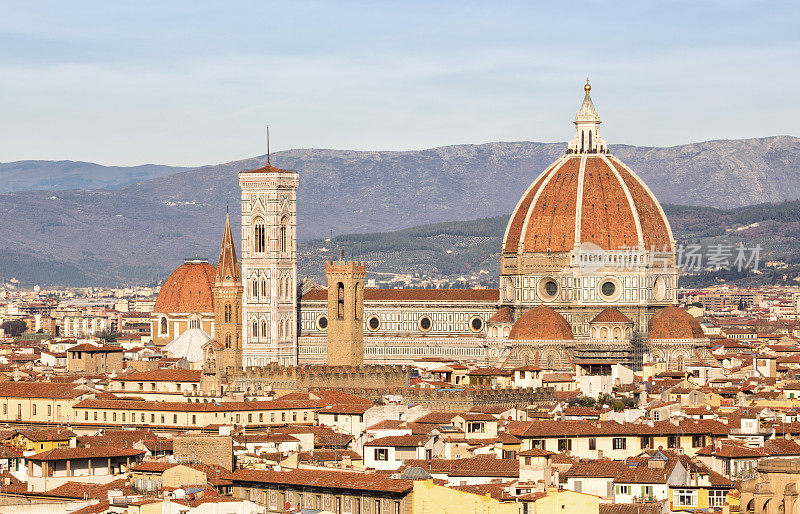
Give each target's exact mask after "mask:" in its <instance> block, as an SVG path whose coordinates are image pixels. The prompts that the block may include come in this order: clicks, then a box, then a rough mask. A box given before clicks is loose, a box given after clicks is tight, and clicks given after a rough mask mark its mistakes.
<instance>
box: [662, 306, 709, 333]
mask: <svg viewBox="0 0 800 514" xmlns="http://www.w3.org/2000/svg"><path fill="white" fill-rule="evenodd" d="M649 327H650V328H649V337H650V339H651V340H657V339H703V338H705V337H706V335H705V333H704V332H703V327H701V326H700V323H699V322H698V321H697V320H696V319H694V317H692V315H691V314H689V313H688V312H686V311H685V310H683V309H681V308H680V307H675V306H674V305H670V306H669V307H664V308H663V309H661V310H659V311H658V312H656V313H655V314H653V317H652V318H650V326H649Z"/></svg>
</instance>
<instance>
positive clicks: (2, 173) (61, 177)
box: [0, 161, 189, 193]
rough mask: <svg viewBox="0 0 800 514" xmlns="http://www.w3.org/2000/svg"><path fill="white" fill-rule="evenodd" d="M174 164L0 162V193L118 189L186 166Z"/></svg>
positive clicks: (180, 169)
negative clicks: (121, 164) (117, 164)
mask: <svg viewBox="0 0 800 514" xmlns="http://www.w3.org/2000/svg"><path fill="white" fill-rule="evenodd" d="M188 169H189V168H182V167H178V166H162V165H160V164H143V165H141V166H103V165H101V164H95V163H93V162H81V161H15V162H3V163H0V193H8V192H10V191H31V190H43V191H61V190H63V189H118V188H120V187H123V186H127V185H128V184H133V183H134V182H141V181H142V180H147V179H151V178H157V177H163V176H164V175H170V174H173V173H178V172H180V171H185V170H188Z"/></svg>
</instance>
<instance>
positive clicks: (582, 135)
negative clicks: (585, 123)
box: [581, 130, 586, 153]
mask: <svg viewBox="0 0 800 514" xmlns="http://www.w3.org/2000/svg"><path fill="white" fill-rule="evenodd" d="M585 135H586V134H585V132H584V131H582V130H581V153H583V148H584V147H583V137H584V136H585Z"/></svg>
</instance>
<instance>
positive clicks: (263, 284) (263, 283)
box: [261, 278, 269, 298]
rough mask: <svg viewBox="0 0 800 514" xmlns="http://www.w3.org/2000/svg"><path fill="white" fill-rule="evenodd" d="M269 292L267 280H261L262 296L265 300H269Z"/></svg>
mask: <svg viewBox="0 0 800 514" xmlns="http://www.w3.org/2000/svg"><path fill="white" fill-rule="evenodd" d="M268 291H269V288H268V287H267V279H266V278H262V279H261V296H263V297H264V298H267V297H268V296H269V292H268Z"/></svg>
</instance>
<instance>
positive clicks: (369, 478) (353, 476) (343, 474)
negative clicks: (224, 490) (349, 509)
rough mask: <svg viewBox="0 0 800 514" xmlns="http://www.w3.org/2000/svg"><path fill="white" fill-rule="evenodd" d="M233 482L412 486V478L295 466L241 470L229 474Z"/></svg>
mask: <svg viewBox="0 0 800 514" xmlns="http://www.w3.org/2000/svg"><path fill="white" fill-rule="evenodd" d="M228 478H230V480H232V481H233V482H251V483H260V484H281V485H294V486H301V487H318V488H324V489H346V490H355V491H374V492H382V493H400V494H406V493H409V492H410V491H411V489H412V488H413V483H412V482H411V481H410V480H397V479H393V478H384V477H382V476H380V475H377V474H364V473H352V472H348V471H327V470H320V469H314V470H308V469H293V470H289V471H272V470H254V469H239V470H237V471H235V472H234V473H232V474H231V475H229V477H228Z"/></svg>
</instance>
